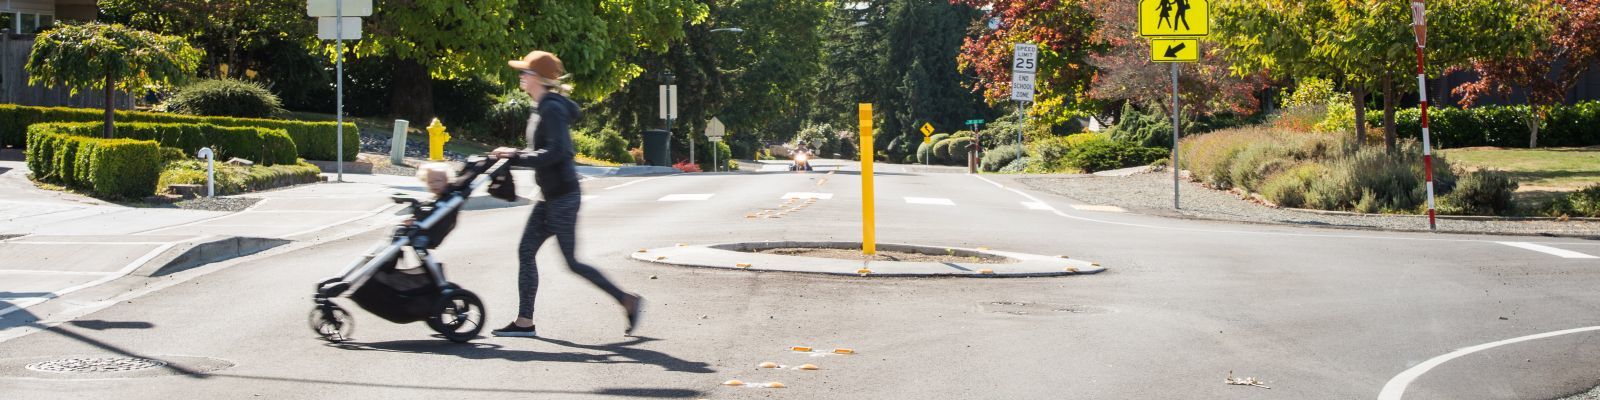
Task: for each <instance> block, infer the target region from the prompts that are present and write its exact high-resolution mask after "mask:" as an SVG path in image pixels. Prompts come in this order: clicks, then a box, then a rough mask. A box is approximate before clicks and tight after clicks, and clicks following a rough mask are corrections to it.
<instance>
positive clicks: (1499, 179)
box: [1439, 170, 1518, 215]
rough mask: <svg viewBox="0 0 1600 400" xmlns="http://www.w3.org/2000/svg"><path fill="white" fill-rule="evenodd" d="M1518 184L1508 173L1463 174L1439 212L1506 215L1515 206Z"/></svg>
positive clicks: (1480, 172) (1442, 203)
mask: <svg viewBox="0 0 1600 400" xmlns="http://www.w3.org/2000/svg"><path fill="white" fill-rule="evenodd" d="M1517 186H1518V185H1517V183H1516V182H1513V181H1512V180H1511V176H1510V175H1507V174H1506V173H1505V172H1504V171H1494V170H1478V171H1471V172H1467V173H1466V174H1464V175H1461V177H1460V179H1458V180H1457V181H1456V187H1455V190H1453V191H1451V192H1450V193H1449V194H1446V195H1444V197H1442V198H1440V199H1439V212H1441V213H1445V214H1466V215H1505V214H1506V213H1508V212H1509V211H1511V210H1512V209H1513V208H1514V207H1515V203H1513V201H1512V197H1511V196H1512V194H1513V193H1516V191H1517Z"/></svg>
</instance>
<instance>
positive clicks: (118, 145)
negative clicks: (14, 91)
mask: <svg viewBox="0 0 1600 400" xmlns="http://www.w3.org/2000/svg"><path fill="white" fill-rule="evenodd" d="M55 127H56V125H48V124H45V125H37V126H36V128H32V130H30V131H29V132H28V143H27V144H28V150H27V159H28V169H30V170H32V171H33V176H34V179H38V180H41V181H45V182H50V183H55V184H60V185H65V186H67V187H72V188H76V189H81V190H87V191H90V192H92V193H94V194H95V195H96V196H102V197H118V198H140V197H145V196H149V195H151V194H153V193H155V189H156V182H157V180H158V179H159V178H160V176H161V163H162V161H161V151H160V147H159V146H158V145H157V144H156V142H155V141H151V140H134V139H98V138H93V137H85V136H77V135H73V134H70V133H65V132H56V131H54V130H53V128H55Z"/></svg>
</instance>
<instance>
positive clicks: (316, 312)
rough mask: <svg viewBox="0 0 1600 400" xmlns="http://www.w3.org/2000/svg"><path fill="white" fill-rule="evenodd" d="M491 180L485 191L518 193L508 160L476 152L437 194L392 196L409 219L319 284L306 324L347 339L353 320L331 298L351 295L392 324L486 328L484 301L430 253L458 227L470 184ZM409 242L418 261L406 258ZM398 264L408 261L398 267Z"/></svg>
mask: <svg viewBox="0 0 1600 400" xmlns="http://www.w3.org/2000/svg"><path fill="white" fill-rule="evenodd" d="M490 181H493V182H494V186H492V187H491V188H490V192H491V193H493V194H495V197H500V198H505V197H507V194H508V193H509V197H510V198H511V199H513V200H514V199H515V198H516V197H515V196H516V190H515V188H514V187H512V186H511V185H512V183H511V182H512V180H511V175H510V166H509V165H508V164H507V162H506V161H505V160H489V159H484V158H475V159H474V160H472V161H470V162H469V163H468V164H467V165H466V166H465V167H464V168H463V169H462V171H461V173H460V174H458V177H457V178H456V179H455V180H454V181H452V182H450V184H449V186H448V188H447V189H446V191H445V192H444V193H442V194H440V195H439V198H438V199H437V200H435V201H421V200H418V199H415V198H410V197H404V196H398V195H397V196H394V197H392V199H393V200H394V202H395V203H401V204H410V207H411V213H412V218H411V219H410V220H408V221H406V222H405V223H402V224H400V225H399V226H397V227H396V228H395V231H394V235H393V236H392V237H391V238H390V240H388V241H385V242H383V243H379V244H378V245H376V246H373V247H372V248H371V249H369V250H368V251H367V252H366V253H365V255H363V256H362V257H361V258H360V259H358V260H356V262H355V263H352V264H350V266H349V267H347V268H345V269H344V272H341V273H340V274H339V275H338V276H335V277H332V278H328V279H327V280H324V281H322V282H321V283H318V284H317V289H316V295H315V296H314V302H315V303H316V307H315V308H313V309H312V310H311V329H312V330H313V331H316V332H317V335H319V336H321V337H322V338H323V339H326V340H328V341H331V342H341V341H345V340H349V339H350V335H351V334H352V333H353V332H354V331H355V321H354V320H353V319H352V318H351V317H350V313H349V312H347V311H345V310H344V308H342V307H339V305H338V304H335V303H334V302H333V299H334V298H335V297H339V296H341V295H345V294H348V297H349V299H350V300H351V301H353V302H355V303H356V305H358V306H361V308H362V309H365V310H367V311H368V312H371V313H372V314H374V315H377V316H379V317H382V318H383V319H386V320H389V322H394V323H397V324H408V323H412V322H418V321H427V322H428V327H429V328H433V330H434V331H435V332H439V334H441V335H443V336H444V337H445V338H446V339H450V341H453V342H457V343H461V342H466V341H468V340H471V339H472V338H474V337H477V336H478V332H479V331H482V330H483V318H484V315H485V314H484V309H483V302H482V301H480V300H478V296H477V295H475V294H473V293H472V292H471V291H468V290H466V289H462V288H461V287H460V286H457V285H456V284H454V283H450V281H449V280H446V279H445V275H444V265H443V264H441V263H439V262H438V261H437V260H435V259H434V257H433V255H432V254H430V253H429V251H430V250H432V249H434V248H437V247H438V246H439V243H440V242H442V241H444V237H445V236H446V235H449V234H450V231H451V230H452V229H454V228H455V225H456V215H457V214H459V213H460V212H461V207H462V205H463V204H465V203H466V201H467V198H468V197H470V196H471V195H472V191H473V190H474V189H476V188H478V187H479V186H481V185H483V184H485V183H488V182H490ZM406 249H410V250H411V252H412V253H414V254H415V255H416V260H418V261H417V263H420V264H421V265H419V266H418V265H408V264H412V262H411V261H409V260H405V259H406V257H405V252H406ZM402 265H407V267H406V268H402Z"/></svg>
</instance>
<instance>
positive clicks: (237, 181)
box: [156, 160, 322, 196]
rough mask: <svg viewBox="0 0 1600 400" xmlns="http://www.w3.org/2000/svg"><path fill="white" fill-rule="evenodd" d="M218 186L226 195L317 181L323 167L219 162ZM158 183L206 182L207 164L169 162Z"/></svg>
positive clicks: (163, 184)
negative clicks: (243, 164) (245, 164)
mask: <svg viewBox="0 0 1600 400" xmlns="http://www.w3.org/2000/svg"><path fill="white" fill-rule="evenodd" d="M216 168H217V170H216V171H217V174H216V179H217V181H216V185H217V186H216V189H217V193H216V194H217V195H218V196H226V195H232V194H239V193H245V192H253V191H259V190H267V189H275V188H280V187H284V186H291V185H299V184H306V183H316V182H318V181H321V180H322V169H320V168H317V166H315V165H311V164H309V163H306V162H304V161H301V162H298V163H293V164H280V165H274V166H270V167H267V166H261V165H254V166H249V167H245V166H239V165H232V164H221V163H219V164H217V165H216ZM160 176H161V178H160V181H159V183H158V184H157V185H156V186H157V187H158V188H160V189H162V190H166V188H167V187H168V186H171V185H180V184H182V185H204V184H205V183H206V164H205V162H203V161H196V160H182V161H174V162H171V163H168V164H167V167H166V169H164V170H162V171H161V173H160Z"/></svg>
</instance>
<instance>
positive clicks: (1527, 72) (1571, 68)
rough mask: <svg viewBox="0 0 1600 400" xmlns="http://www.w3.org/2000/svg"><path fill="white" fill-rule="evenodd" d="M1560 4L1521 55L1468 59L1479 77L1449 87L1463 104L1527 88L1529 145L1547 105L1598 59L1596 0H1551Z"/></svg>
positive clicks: (1535, 143) (1562, 97)
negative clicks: (1544, 33) (1545, 36)
mask: <svg viewBox="0 0 1600 400" xmlns="http://www.w3.org/2000/svg"><path fill="white" fill-rule="evenodd" d="M1550 2H1551V3H1553V4H1555V5H1556V6H1557V7H1559V8H1560V10H1559V12H1558V13H1557V15H1558V16H1557V18H1556V21H1555V30H1554V31H1552V33H1551V35H1550V38H1549V40H1546V41H1543V42H1542V43H1540V44H1539V45H1538V46H1537V47H1536V48H1534V50H1533V53H1532V54H1530V55H1528V56H1526V57H1507V58H1495V59H1477V60H1473V62H1472V68H1473V69H1474V70H1476V71H1477V73H1478V75H1479V76H1480V77H1481V79H1479V80H1478V81H1476V82H1470V83H1466V84H1463V85H1461V86H1458V87H1456V88H1455V90H1454V91H1453V92H1454V93H1455V94H1456V95H1458V96H1462V104H1463V105H1466V106H1468V107H1470V106H1472V105H1473V104H1475V103H1477V102H1478V101H1480V100H1481V99H1482V98H1484V97H1487V96H1493V95H1503V94H1508V93H1511V90H1512V88H1513V87H1520V88H1523V89H1525V90H1527V92H1528V105H1529V107H1528V110H1529V116H1528V120H1527V121H1528V130H1529V132H1530V135H1531V136H1529V137H1528V147H1539V126H1540V125H1541V124H1542V123H1543V121H1544V119H1545V117H1546V115H1547V114H1548V113H1549V110H1550V107H1552V106H1555V105H1558V104H1562V103H1564V102H1566V100H1567V93H1569V92H1571V91H1572V89H1573V87H1574V86H1576V85H1577V84H1578V80H1579V78H1581V77H1582V76H1583V74H1584V72H1587V71H1588V70H1589V67H1590V66H1593V65H1594V64H1595V63H1596V62H1600V1H1595V0H1550Z"/></svg>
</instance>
